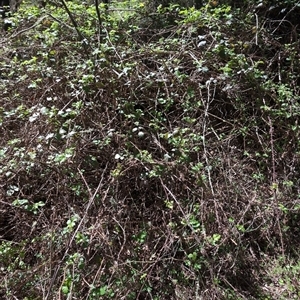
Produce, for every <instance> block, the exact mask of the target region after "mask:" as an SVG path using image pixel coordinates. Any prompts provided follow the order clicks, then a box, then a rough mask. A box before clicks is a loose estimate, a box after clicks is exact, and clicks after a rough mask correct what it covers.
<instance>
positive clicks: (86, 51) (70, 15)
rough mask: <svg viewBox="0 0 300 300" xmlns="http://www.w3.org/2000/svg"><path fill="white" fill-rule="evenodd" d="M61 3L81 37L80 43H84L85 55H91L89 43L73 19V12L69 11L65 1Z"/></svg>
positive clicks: (61, 0)
mask: <svg viewBox="0 0 300 300" xmlns="http://www.w3.org/2000/svg"><path fill="white" fill-rule="evenodd" d="M60 2H61V3H62V5H63V7H64V9H65V10H66V12H67V14H68V15H69V18H70V20H71V22H72V24H73V26H74V28H75V30H76V32H77V34H78V36H79V39H80V41H81V42H82V44H83V48H84V51H85V54H86V55H88V54H89V51H88V48H87V45H88V42H87V39H86V38H85V37H84V36H83V34H82V33H81V31H80V30H79V28H78V25H77V22H76V21H75V19H74V18H73V15H72V13H71V11H70V10H69V8H68V6H67V4H66V2H65V1H64V0H60Z"/></svg>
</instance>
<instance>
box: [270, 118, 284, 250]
mask: <svg viewBox="0 0 300 300" xmlns="http://www.w3.org/2000/svg"><path fill="white" fill-rule="evenodd" d="M269 126H270V143H271V153H272V189H273V195H274V200H275V205H276V211H278V201H277V200H278V198H277V188H278V187H277V184H276V181H277V174H276V166H275V151H274V139H273V133H274V128H273V124H272V120H271V118H270V117H269ZM276 221H277V225H278V230H279V236H280V243H281V251H282V255H283V256H284V246H283V236H282V230H281V227H280V222H279V217H278V215H277V220H276Z"/></svg>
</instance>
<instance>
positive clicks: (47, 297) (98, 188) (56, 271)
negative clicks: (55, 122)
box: [45, 164, 108, 300]
mask: <svg viewBox="0 0 300 300" xmlns="http://www.w3.org/2000/svg"><path fill="white" fill-rule="evenodd" d="M107 165H108V164H106V166H105V168H104V170H103V172H102V176H101V180H100V182H99V184H98V186H97V188H96V190H95V192H94V194H93V193H92V191H91V189H90V187H89V185H88V183H87V182H86V180H85V178H84V176H83V174H82V172H81V171H80V169H79V168H77V170H78V173H79V174H80V176H81V178H82V180H83V182H84V184H85V186H86V188H87V190H88V192H89V196H90V200H89V202H88V204H87V206H86V208H85V211H84V214H83V216H82V218H81V220H80V222H79V224H78V225H77V227H76V230H75V231H74V233H73V235H72V237H71V239H70V240H69V243H68V246H67V249H66V251H65V253H64V255H63V257H62V259H61V260H60V262H59V264H58V265H57V267H56V269H55V272H54V275H53V277H52V279H51V282H50V286H49V289H48V293H47V295H46V298H45V300H47V299H49V296H50V293H51V290H52V287H53V284H54V282H55V280H56V278H57V274H58V271H59V269H60V267H61V265H62V263H63V261H64V260H65V258H66V256H67V254H68V252H69V249H70V247H71V245H72V243H73V241H74V239H75V237H76V234H77V232H78V230H79V228H80V227H81V225H82V223H83V221H84V220H85V218H86V216H87V214H88V211H89V208H90V207H91V205H92V203H93V202H94V199H95V197H96V195H97V194H98V192H99V190H100V188H101V186H102V181H103V178H104V173H105V171H106V169H107Z"/></svg>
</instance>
